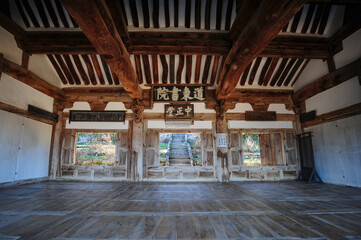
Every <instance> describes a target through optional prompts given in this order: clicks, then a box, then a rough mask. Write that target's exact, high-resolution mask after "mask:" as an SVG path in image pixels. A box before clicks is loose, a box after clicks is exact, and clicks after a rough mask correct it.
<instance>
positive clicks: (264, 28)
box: [217, 0, 307, 100]
mask: <svg viewBox="0 0 361 240" xmlns="http://www.w3.org/2000/svg"><path fill="white" fill-rule="evenodd" d="M245 1H250V2H252V1H253V0H245ZM306 2H307V1H306V0H299V1H292V0H280V1H276V2H274V1H265V0H264V1H262V3H261V4H260V6H259V7H258V8H257V10H256V12H255V15H254V17H253V18H251V19H249V21H248V22H247V24H246V26H245V28H244V29H243V30H242V31H241V34H239V35H238V37H237V40H236V41H235V42H234V44H233V46H232V48H231V50H230V52H229V54H228V55H227V58H226V61H225V65H224V66H223V69H222V71H221V75H220V81H219V84H218V87H217V99H218V100H222V99H226V98H227V97H228V96H229V95H230V94H232V92H233V91H234V89H235V88H236V86H237V83H238V80H239V77H240V76H241V74H242V72H243V71H244V70H245V69H246V68H247V66H248V65H249V64H250V63H251V62H252V61H253V59H254V58H256V57H257V56H258V55H259V54H260V53H261V52H262V51H263V50H264V49H265V48H266V47H267V45H268V44H269V43H270V42H271V41H272V39H273V38H274V37H275V36H276V35H277V34H278V33H279V32H280V31H281V30H282V28H283V26H284V25H285V24H286V23H287V22H288V21H289V20H290V19H291V18H292V17H293V16H294V15H295V14H296V13H297V12H298V11H299V10H300V8H301V7H302V6H303V5H304V4H305V3H306ZM245 11H247V10H246V9H242V8H241V10H240V11H239V12H238V14H245Z"/></svg>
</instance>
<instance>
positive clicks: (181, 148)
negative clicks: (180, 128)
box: [159, 133, 202, 166]
mask: <svg viewBox="0 0 361 240" xmlns="http://www.w3.org/2000/svg"><path fill="white" fill-rule="evenodd" d="M159 138H160V159H159V161H160V165H161V166H202V141H201V134H199V133H160V136H159Z"/></svg>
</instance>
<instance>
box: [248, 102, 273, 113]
mask: <svg viewBox="0 0 361 240" xmlns="http://www.w3.org/2000/svg"><path fill="white" fill-rule="evenodd" d="M250 104H251V106H252V108H253V111H260V112H267V111H268V107H269V103H264V102H258V103H250Z"/></svg>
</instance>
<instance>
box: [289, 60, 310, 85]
mask: <svg viewBox="0 0 361 240" xmlns="http://www.w3.org/2000/svg"><path fill="white" fill-rule="evenodd" d="M310 60H311V59H307V60H306V61H305V63H304V64H303V65H302V67H301V69H300V71H299V72H298V74H297V76H296V77H295V79H294V80H293V82H292V84H291V87H293V86H294V85H295V84H296V82H297V80H298V79H299V78H300V76H301V74H302V72H303V70H305V68H306V66H307V65H308V63H309V62H310Z"/></svg>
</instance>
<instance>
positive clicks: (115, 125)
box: [65, 120, 129, 129]
mask: <svg viewBox="0 0 361 240" xmlns="http://www.w3.org/2000/svg"><path fill="white" fill-rule="evenodd" d="M65 128H69V129H128V128H129V121H128V120H125V122H124V123H122V122H71V123H69V120H67V121H66V126H65Z"/></svg>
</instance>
